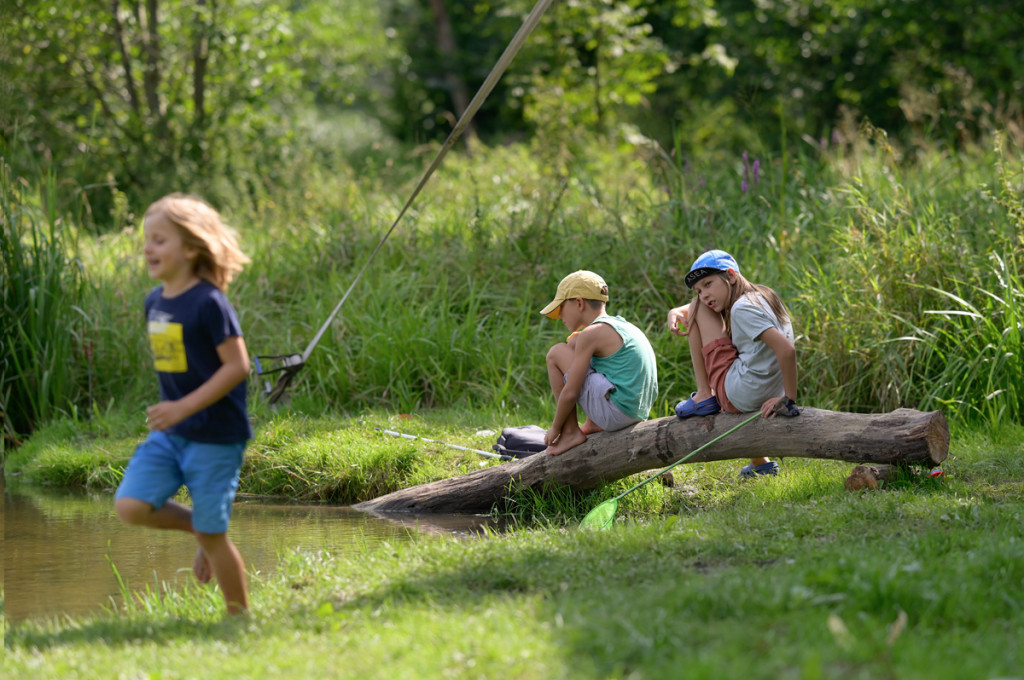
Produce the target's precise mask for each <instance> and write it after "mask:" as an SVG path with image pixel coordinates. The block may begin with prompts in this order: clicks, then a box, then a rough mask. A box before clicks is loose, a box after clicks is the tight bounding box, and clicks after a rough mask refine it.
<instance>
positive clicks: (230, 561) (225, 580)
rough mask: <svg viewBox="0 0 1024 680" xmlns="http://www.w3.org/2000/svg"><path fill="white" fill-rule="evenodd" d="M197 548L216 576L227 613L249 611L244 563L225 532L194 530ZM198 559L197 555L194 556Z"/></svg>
mask: <svg viewBox="0 0 1024 680" xmlns="http://www.w3.org/2000/svg"><path fill="white" fill-rule="evenodd" d="M196 540H197V541H198V542H199V548H200V551H201V552H202V553H204V554H205V556H206V560H207V563H208V564H209V567H210V569H211V570H212V571H213V575H214V576H216V577H217V585H218V586H219V587H220V592H221V594H222V595H223V596H224V602H225V603H226V604H227V611H228V614H244V613H246V612H248V611H249V590H248V586H247V584H246V579H245V563H244V562H243V561H242V556H241V555H240V554H239V552H238V549H237V548H236V547H235V544H234V543H232V542H231V539H229V538H228V535H227V534H226V533H223V534H201V533H199V532H196ZM196 559H199V556H198V555H197V556H196Z"/></svg>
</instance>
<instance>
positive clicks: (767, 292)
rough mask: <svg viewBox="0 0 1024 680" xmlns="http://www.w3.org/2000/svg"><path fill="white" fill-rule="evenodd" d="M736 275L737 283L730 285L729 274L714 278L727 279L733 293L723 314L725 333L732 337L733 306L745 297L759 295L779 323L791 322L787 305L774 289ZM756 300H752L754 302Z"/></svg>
mask: <svg viewBox="0 0 1024 680" xmlns="http://www.w3.org/2000/svg"><path fill="white" fill-rule="evenodd" d="M733 273H734V274H736V281H735V282H733V283H729V276H728V275H727V274H724V273H723V274H715V275H714V276H721V277H722V278H723V279H725V282H726V283H729V289H730V290H731V291H732V299H731V300H729V304H728V305H726V306H725V311H724V312H722V316H723V317H724V318H725V332H726V333H727V334H729V335H730V336H731V335H732V306H733V304H735V302H736V301H737V300H739V299H740V298H741V297H743V296H744V295H749V294H753V295H759V296H760V297H761V298H762V299H764V301H765V302H767V303H768V307H769V308H770V309H771V310H772V313H773V314H775V318H776V319H778V320H779V323H786V322H787V321H790V320H791V319H790V316H789V310H788V309H786V305H784V304H783V303H782V298H780V297H779V294H778V293H776V292H775V291H774V290H773V289H771V288H769V287H768V286H765V285H762V284H760V283H751V282H750V281H747V280H746V279H745V278H743V275H742V274H739V273H736V272H733ZM753 301H754V300H751V302H753Z"/></svg>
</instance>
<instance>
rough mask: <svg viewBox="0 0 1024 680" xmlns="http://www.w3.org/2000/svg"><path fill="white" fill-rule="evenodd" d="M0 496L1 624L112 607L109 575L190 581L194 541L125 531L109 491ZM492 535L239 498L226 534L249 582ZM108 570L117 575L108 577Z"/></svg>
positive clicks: (12, 480) (474, 521)
mask: <svg viewBox="0 0 1024 680" xmlns="http://www.w3.org/2000/svg"><path fill="white" fill-rule="evenodd" d="M0 488H2V489H3V496H4V504H3V517H2V523H3V539H4V540H3V544H2V562H3V569H4V571H3V582H2V583H3V591H4V603H3V611H4V616H5V617H6V620H7V623H8V624H16V623H18V622H19V621H24V620H27V619H32V618H39V617H55V616H61V615H65V614H67V615H83V614H89V613H95V612H99V611H101V610H102V609H103V608H104V607H108V608H109V607H111V606H120V605H121V604H122V603H123V597H122V595H121V590H120V588H119V585H118V581H117V574H120V576H121V578H122V579H123V580H124V581H125V583H126V585H127V586H128V588H129V589H130V590H132V591H141V590H144V589H146V588H147V587H148V588H150V589H151V590H152V589H155V588H156V587H157V586H158V584H165V586H166V587H170V588H174V587H176V586H180V585H182V584H184V583H187V582H189V581H190V579H192V558H193V557H194V556H195V551H196V545H195V540H194V539H193V538H192V537H191V536H189V535H188V534H185V533H182V532H179V531H158V530H155V529H147V528H143V527H135V526H129V525H126V524H124V523H122V522H121V521H120V520H118V519H117V516H116V515H115V514H114V499H113V494H112V493H87V492H75V491H66V490H53V489H48V488H41V487H38V486H33V485H29V484H25V483H23V482H20V481H19V480H18V479H17V478H16V477H8V478H6V479H5V478H4V477H3V476H2V475H0ZM485 526H488V527H491V528H495V527H494V526H493V522H492V520H491V519H490V518H488V517H482V516H466V515H455V516H451V515H429V516H423V515H419V516H412V515H409V516H395V517H393V518H388V519H384V518H379V517H373V516H371V515H367V514H365V513H362V512H359V511H357V510H353V509H351V508H349V507H345V506H329V505H288V504H283V503H278V502H273V501H268V500H266V499H252V498H243V497H241V496H240V497H239V498H238V499H237V501H236V503H235V508H234V511H233V514H232V518H231V528H230V529H229V532H228V533H229V535H230V536H231V539H232V541H234V543H235V545H236V546H238V549H239V551H240V552H241V553H242V557H243V559H244V560H245V564H246V568H247V570H248V572H249V573H250V574H254V573H256V574H264V575H265V574H268V573H270V572H272V571H273V570H274V569H275V567H276V566H277V564H278V560H279V556H280V555H281V554H283V553H285V552H288V551H291V550H295V549H299V550H311V551H319V550H327V551H330V552H332V553H347V552H353V551H355V552H360V551H367V550H370V549H372V548H374V547H376V546H379V545H380V544H381V543H384V542H387V541H391V542H394V541H404V540H409V539H410V538H412V537H415V536H421V535H423V534H424V533H427V534H439V535H447V536H452V535H454V536H467V537H468V536H474V535H477V534H478V533H479V532H480V531H481V530H482V528H483V527H485ZM114 567H116V570H117V574H115V571H114Z"/></svg>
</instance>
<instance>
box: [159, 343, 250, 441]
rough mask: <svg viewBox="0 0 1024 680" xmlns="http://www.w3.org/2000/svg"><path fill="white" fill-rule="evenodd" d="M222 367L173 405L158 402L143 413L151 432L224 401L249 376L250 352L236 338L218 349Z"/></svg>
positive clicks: (171, 402)
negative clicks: (225, 396)
mask: <svg viewBox="0 0 1024 680" xmlns="http://www.w3.org/2000/svg"><path fill="white" fill-rule="evenodd" d="M217 356H219V357H220V361H221V367H220V368H218V369H217V370H216V371H215V372H214V374H213V375H211V376H210V378H209V379H208V380H207V381H206V382H204V383H203V384H202V385H200V386H199V387H197V388H196V389H194V390H192V391H191V392H189V393H188V394H186V395H185V396H184V397H182V398H181V399H177V400H175V401H161V402H160V403H158V404H154V405H152V406H150V407H149V408H147V409H146V416H147V419H146V423H147V425H148V426H149V429H151V430H166V429H167V428H169V427H173V426H175V425H177V424H178V423H180V422H181V421H183V420H185V418H188V417H189V416H190V415H192V414H193V413H198V412H199V411H201V410H203V409H204V408H206V407H207V406H209V405H210V404H214V403H216V402H218V401H220V400H221V399H223V398H224V395H226V394H227V393H228V392H230V391H231V390H232V389H233V388H234V387H235V385H237V384H238V383H240V382H242V381H243V380H245V378H246V376H247V375H249V352H248V350H247V349H246V347H245V340H244V339H243V338H241V337H239V336H237V335H235V336H229V337H228V338H225V340H224V342H222V343H220V344H219V345H217Z"/></svg>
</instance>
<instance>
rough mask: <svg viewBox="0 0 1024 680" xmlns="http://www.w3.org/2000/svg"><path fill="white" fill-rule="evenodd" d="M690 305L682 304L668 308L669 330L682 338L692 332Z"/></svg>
mask: <svg viewBox="0 0 1024 680" xmlns="http://www.w3.org/2000/svg"><path fill="white" fill-rule="evenodd" d="M689 320H690V305H688V304H687V305H681V306H679V307H674V308H673V309H670V310H668V330H669V331H670V332H671V333H674V334H675V335H678V336H679V337H681V338H685V337H686V336H687V335H689V334H690V329H689V328H688V326H689Z"/></svg>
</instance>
